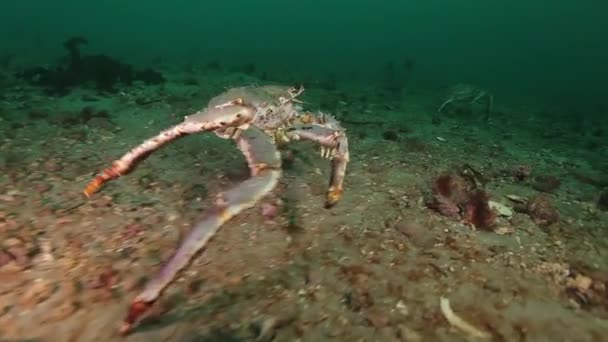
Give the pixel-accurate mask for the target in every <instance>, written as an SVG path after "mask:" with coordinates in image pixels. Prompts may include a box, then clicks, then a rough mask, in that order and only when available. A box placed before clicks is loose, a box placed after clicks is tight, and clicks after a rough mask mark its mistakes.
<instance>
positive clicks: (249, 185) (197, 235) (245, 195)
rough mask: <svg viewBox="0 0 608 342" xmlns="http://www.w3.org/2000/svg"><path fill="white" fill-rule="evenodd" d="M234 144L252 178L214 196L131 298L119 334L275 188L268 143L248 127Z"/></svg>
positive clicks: (277, 172)
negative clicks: (229, 224) (231, 224)
mask: <svg viewBox="0 0 608 342" xmlns="http://www.w3.org/2000/svg"><path fill="white" fill-rule="evenodd" d="M235 140H236V142H237V146H238V147H239V149H240V150H241V151H242V152H243V154H244V155H245V158H246V159H247V162H248V164H249V168H250V169H251V175H252V177H251V178H250V179H248V180H246V181H245V182H243V183H241V184H239V185H238V186H236V187H235V188H233V189H231V190H229V191H227V192H224V193H220V194H219V195H218V197H217V200H216V202H215V205H214V207H213V208H211V209H210V210H209V211H208V212H207V213H206V214H205V216H204V218H203V220H202V221H201V222H199V223H198V224H197V225H196V226H195V227H194V228H193V229H192V231H191V232H190V234H189V235H188V236H187V237H186V238H185V239H184V240H183V241H182V243H181V245H180V246H179V248H178V249H177V251H176V252H175V254H174V255H173V257H172V258H171V259H170V260H169V261H168V262H167V263H166V264H165V265H164V266H163V267H162V268H161V269H160V271H159V272H158V273H157V274H156V275H155V276H154V277H153V278H152V279H151V280H150V282H148V284H147V285H146V287H145V288H144V290H143V291H142V292H141V293H140V294H139V295H137V297H135V299H134V300H133V302H132V304H131V307H130V309H129V312H128V314H127V317H126V318H125V320H124V321H123V324H122V327H121V328H120V333H121V334H125V333H127V332H129V331H130V330H131V327H132V326H133V324H134V323H136V322H137V321H138V319H139V317H141V316H142V315H143V314H144V313H145V312H146V311H147V310H148V308H150V306H151V305H152V304H153V303H154V302H155V301H156V300H157V299H158V298H159V297H160V295H161V293H162V291H163V290H164V289H165V288H166V287H167V286H168V285H169V284H170V283H171V282H172V281H173V280H174V279H175V277H176V276H177V273H178V272H179V271H180V270H181V269H183V268H184V267H186V266H187V265H188V263H189V262H190V260H191V259H192V257H193V256H194V255H195V254H196V253H197V252H198V251H200V250H201V249H202V248H203V247H204V246H205V245H206V244H207V242H208V241H209V239H210V238H211V237H212V236H213V235H214V234H215V233H216V232H217V230H218V229H219V228H220V227H221V226H222V224H224V223H225V222H226V221H228V220H229V219H230V218H232V217H234V216H235V215H237V214H238V213H240V212H241V211H242V210H244V209H247V208H250V207H252V206H254V205H255V204H256V203H257V202H258V201H259V200H260V199H261V198H262V197H263V196H265V195H266V194H268V193H269V192H270V191H271V190H272V189H273V188H274V187H275V186H276V184H277V182H278V180H279V177H280V176H281V156H280V154H279V152H278V150H277V149H276V146H275V145H274V143H273V141H272V139H271V138H270V137H269V136H268V135H266V133H264V132H262V131H260V130H259V129H258V128H256V127H251V128H249V129H248V130H246V131H242V132H240V134H238V135H237V136H235Z"/></svg>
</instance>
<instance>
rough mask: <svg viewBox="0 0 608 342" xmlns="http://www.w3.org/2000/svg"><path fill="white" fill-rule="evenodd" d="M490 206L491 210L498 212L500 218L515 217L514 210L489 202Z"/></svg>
mask: <svg viewBox="0 0 608 342" xmlns="http://www.w3.org/2000/svg"><path fill="white" fill-rule="evenodd" d="M488 205H489V206H490V209H494V210H496V212H498V214H499V215H500V216H503V217H507V218H509V217H511V216H513V210H511V208H509V207H507V206H506V205H504V204H502V203H499V202H494V201H488Z"/></svg>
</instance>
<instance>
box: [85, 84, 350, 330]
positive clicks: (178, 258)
mask: <svg viewBox="0 0 608 342" xmlns="http://www.w3.org/2000/svg"><path fill="white" fill-rule="evenodd" d="M303 91H304V89H303V88H302V87H300V88H293V87H292V88H289V87H284V86H259V87H258V86H250V87H239V88H232V89H229V90H227V91H226V92H224V93H222V94H220V95H218V96H216V97H214V98H212V99H211V100H210V101H209V104H208V106H207V107H206V108H204V109H202V110H200V111H198V112H196V113H194V114H192V115H189V116H186V117H185V119H184V121H183V122H182V123H179V124H177V125H175V126H173V127H171V128H169V129H166V130H164V131H162V132H161V133H160V134H158V135H157V136H155V137H152V138H150V139H147V140H145V141H144V142H143V143H141V144H140V145H139V146H136V147H134V148H133V149H131V150H130V151H129V152H127V153H126V154H125V155H124V156H123V157H122V158H120V159H118V160H116V161H114V162H113V163H112V166H111V167H109V168H107V169H105V170H103V171H101V173H100V174H98V175H97V176H96V177H95V178H94V179H93V180H92V181H91V182H90V183H89V184H88V186H87V187H86V188H85V190H84V195H85V196H86V197H90V196H91V195H92V194H93V193H95V192H97V191H98V190H99V189H100V188H101V186H102V185H103V184H104V183H106V182H108V181H110V180H113V179H116V178H118V177H120V176H122V175H125V174H127V173H129V172H131V171H132V170H133V169H134V168H135V167H136V165H137V164H138V163H139V162H140V161H141V160H143V159H144V158H146V157H147V156H148V155H150V154H151V153H152V152H154V151H156V150H157V149H159V148H160V147H162V146H164V145H165V144H167V143H169V142H171V141H173V140H176V139H178V138H180V137H183V136H186V135H189V134H194V133H200V132H209V131H212V132H214V133H215V134H217V135H218V136H219V137H221V138H224V139H233V140H234V141H235V142H236V146H237V147H238V148H239V150H241V152H242V153H243V155H244V156H245V159H246V160H247V163H248V165H249V168H250V170H251V178H249V179H248V180H246V181H244V182H242V183H241V184H239V185H237V186H236V187H234V188H233V189H231V190H228V191H226V192H222V193H220V194H219V195H218V196H217V199H216V201H215V205H214V206H213V207H212V208H210V209H209V210H208V212H207V213H206V214H205V215H204V216H203V219H202V220H201V221H200V222H199V223H198V224H197V225H196V226H194V228H193V229H192V230H191V232H190V233H189V235H188V236H187V237H186V238H185V239H184V240H183V241H182V242H181V244H180V246H179V247H178V248H177V250H176V251H175V253H174V254H173V256H172V257H171V258H170V259H169V260H168V262H166V263H165V264H164V265H163V266H162V268H161V269H160V270H159V271H158V273H156V275H155V276H154V277H152V278H151V280H150V281H149V282H148V283H147V284H146V286H145V287H144V289H143V291H142V292H141V293H139V295H137V296H136V297H135V299H134V300H133V301H132V303H131V306H130V308H129V311H128V313H127V316H126V317H125V319H124V321H123V323H122V326H121V327H120V333H121V334H123V335H124V334H126V333H128V332H129V331H130V330H131V329H132V327H133V325H134V324H135V323H136V322H137V321H138V320H139V318H140V317H141V316H142V315H143V314H144V313H145V312H146V311H147V310H148V309H149V308H150V307H151V306H152V304H153V303H154V302H155V301H156V300H157V299H158V298H159V297H160V296H161V294H162V292H163V290H164V289H166V288H167V286H169V284H170V283H171V282H172V281H173V280H174V279H175V278H176V276H177V274H178V272H179V271H180V270H182V269H183V268H185V267H186V266H187V265H188V264H189V262H190V261H191V259H192V258H193V257H194V255H195V254H196V253H197V252H198V251H200V250H201V249H202V248H203V247H204V246H205V245H206V244H207V242H208V241H209V239H210V238H211V237H212V236H213V235H214V234H215V233H216V232H217V231H218V229H219V228H220V227H221V226H222V225H223V224H224V223H226V222H227V221H228V220H229V219H231V218H232V217H234V216H235V215H237V214H238V213H240V212H241V211H243V210H245V209H247V208H251V207H253V206H254V205H255V204H256V203H257V202H258V201H259V200H260V199H261V198H262V197H264V196H265V195H267V194H268V193H269V192H270V191H271V190H272V189H273V188H274V187H275V186H276V185H277V183H278V180H279V178H280V176H281V157H280V154H279V152H278V149H277V145H278V144H285V143H288V142H290V141H299V140H309V141H313V142H316V143H318V144H319V145H321V155H322V156H323V157H324V158H327V159H331V167H332V170H331V178H330V180H329V188H328V190H327V194H326V198H325V208H331V207H333V206H334V205H335V204H336V203H337V202H338V200H339V199H340V197H341V196H342V191H343V181H344V174H345V172H346V164H347V163H348V160H349V156H348V140H347V138H346V135H345V130H344V129H343V128H342V127H341V126H340V124H339V123H338V121H337V120H335V119H334V118H332V117H331V116H329V115H327V114H324V113H320V112H319V113H310V112H303V111H302V109H301V107H300V105H299V103H301V102H300V101H299V100H298V99H297V97H298V96H299V95H300V94H301V93H302V92H303Z"/></svg>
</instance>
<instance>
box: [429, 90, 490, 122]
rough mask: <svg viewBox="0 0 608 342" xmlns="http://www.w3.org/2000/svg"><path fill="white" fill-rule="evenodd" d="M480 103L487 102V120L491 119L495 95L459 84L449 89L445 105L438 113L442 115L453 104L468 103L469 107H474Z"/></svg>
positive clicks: (443, 104)
mask: <svg viewBox="0 0 608 342" xmlns="http://www.w3.org/2000/svg"><path fill="white" fill-rule="evenodd" d="M479 101H485V104H486V116H485V119H486V120H488V119H489V118H490V114H491V113H492V107H493V106H494V95H492V94H491V93H489V92H488V91H486V90H484V89H481V88H479V87H477V86H475V85H473V84H468V83H458V84H456V85H454V86H452V87H450V88H449V89H448V92H447V94H446V97H445V99H444V101H443V103H442V104H441V106H440V107H439V109H437V113H438V114H440V113H441V111H442V110H443V109H444V108H445V107H446V106H447V105H449V104H451V103H458V102H460V103H463V102H466V103H467V104H468V105H469V106H472V105H473V104H475V103H478V102H479Z"/></svg>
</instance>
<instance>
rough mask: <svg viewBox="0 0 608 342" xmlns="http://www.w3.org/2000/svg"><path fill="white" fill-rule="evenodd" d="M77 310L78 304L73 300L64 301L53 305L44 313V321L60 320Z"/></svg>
mask: <svg viewBox="0 0 608 342" xmlns="http://www.w3.org/2000/svg"><path fill="white" fill-rule="evenodd" d="M76 311H78V305H77V304H76V303H74V302H71V301H68V302H64V303H62V304H60V305H58V306H55V307H53V308H52V309H51V311H50V312H48V313H47V314H46V315H45V318H44V320H43V321H44V322H49V323H52V322H58V321H62V320H64V319H66V318H68V317H70V316H71V315H73V314H74V313H75V312H76Z"/></svg>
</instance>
